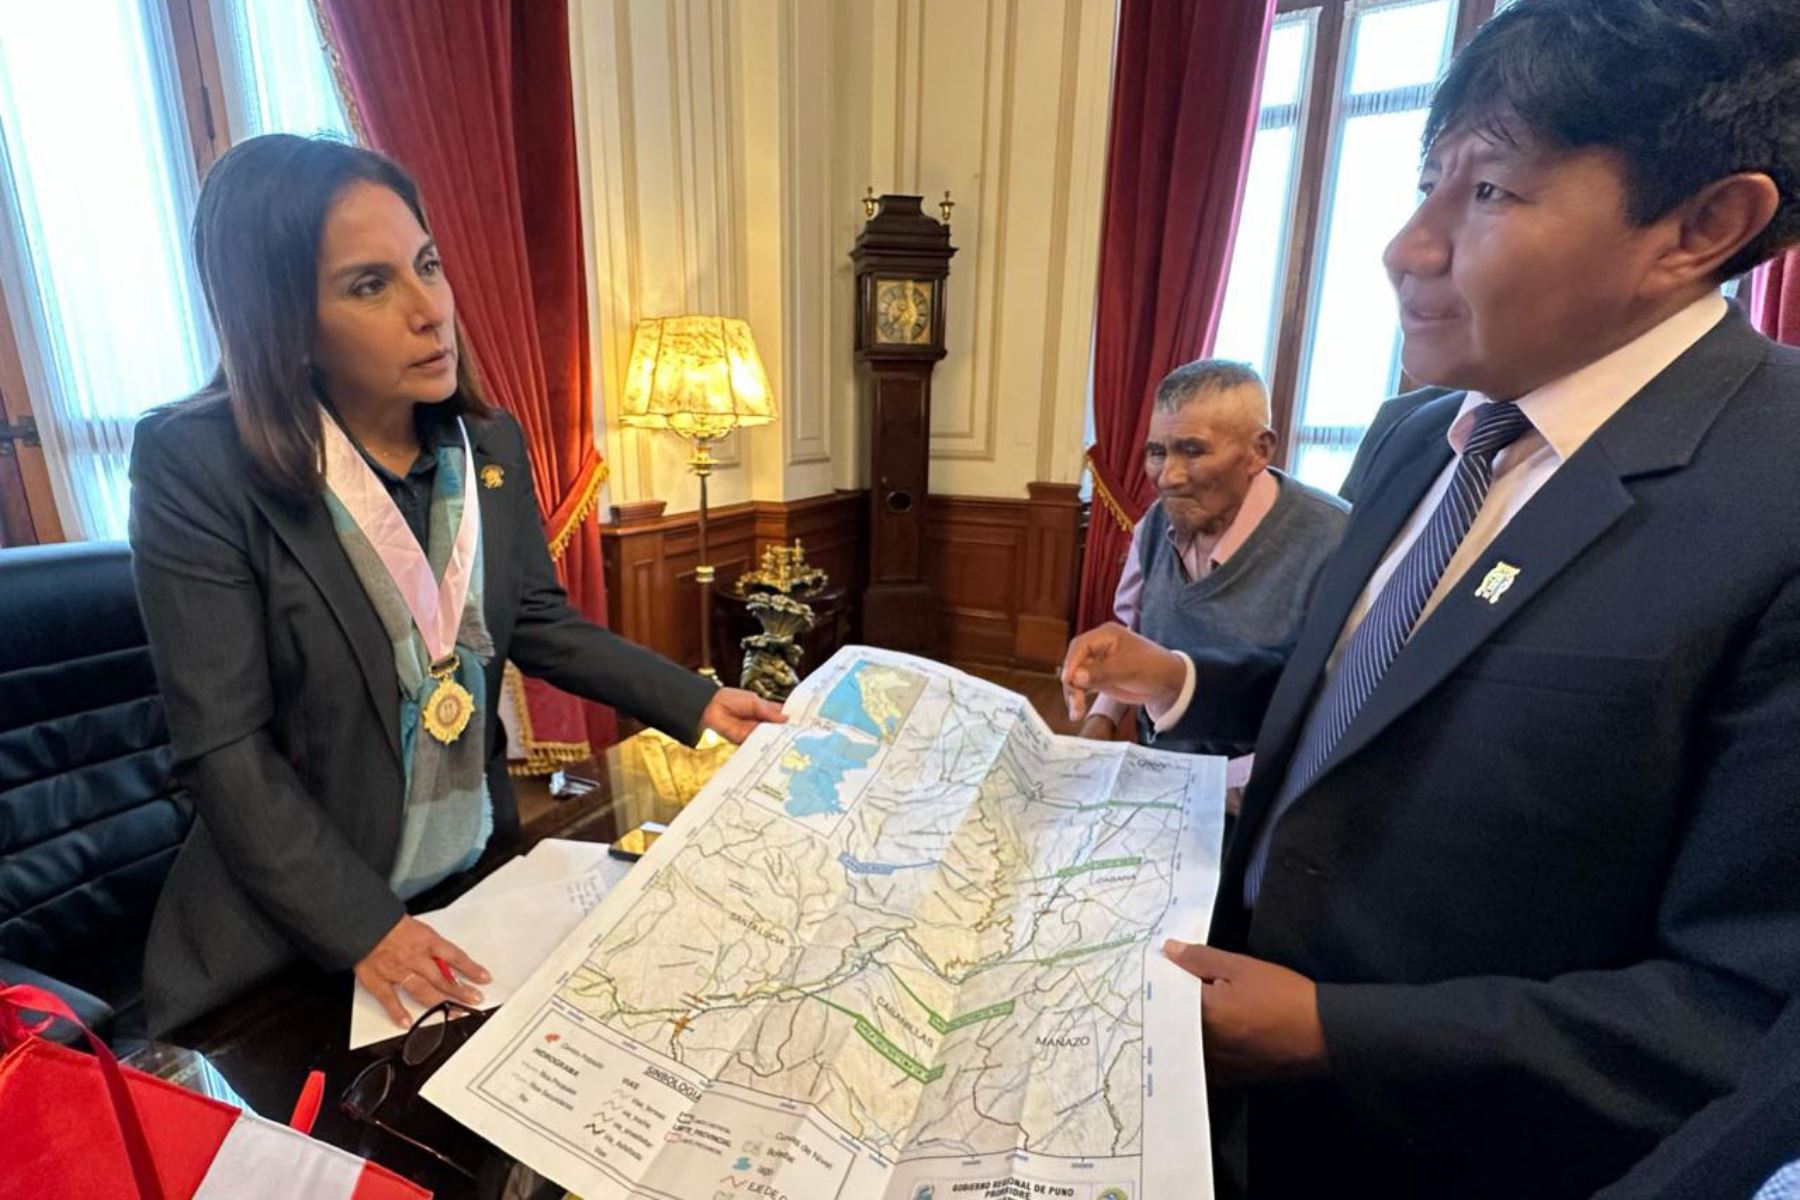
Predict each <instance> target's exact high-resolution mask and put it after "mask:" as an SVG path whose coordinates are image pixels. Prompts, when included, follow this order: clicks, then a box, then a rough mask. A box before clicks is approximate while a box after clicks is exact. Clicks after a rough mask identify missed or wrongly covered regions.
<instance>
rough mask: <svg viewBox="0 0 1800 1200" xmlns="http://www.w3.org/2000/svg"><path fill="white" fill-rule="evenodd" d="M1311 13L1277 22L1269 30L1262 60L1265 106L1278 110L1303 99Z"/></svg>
mask: <svg viewBox="0 0 1800 1200" xmlns="http://www.w3.org/2000/svg"><path fill="white" fill-rule="evenodd" d="M1311 30H1312V21H1311V19H1310V14H1307V15H1305V16H1303V17H1302V18H1301V19H1299V20H1296V19H1294V18H1292V17H1289V18H1287V19H1285V20H1281V21H1277V22H1276V23H1275V28H1273V29H1271V30H1270V31H1269V53H1268V56H1267V57H1266V58H1264V59H1263V82H1262V107H1264V108H1276V107H1278V106H1280V105H1283V104H1293V103H1295V102H1296V101H1298V100H1299V99H1300V76H1301V72H1302V71H1303V70H1304V69H1305V67H1306V43H1307V34H1308V33H1309V32H1311Z"/></svg>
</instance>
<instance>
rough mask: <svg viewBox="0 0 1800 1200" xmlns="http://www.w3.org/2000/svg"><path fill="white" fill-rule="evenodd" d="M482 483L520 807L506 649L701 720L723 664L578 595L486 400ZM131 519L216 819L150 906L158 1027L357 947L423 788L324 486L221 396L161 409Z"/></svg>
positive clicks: (502, 806)
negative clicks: (409, 783)
mask: <svg viewBox="0 0 1800 1200" xmlns="http://www.w3.org/2000/svg"><path fill="white" fill-rule="evenodd" d="M468 425H469V437H470V440H471V443H472V445H473V448H474V452H475V460H476V464H477V472H478V471H479V469H480V468H481V467H485V466H487V465H489V464H493V465H495V466H498V467H499V468H500V469H501V471H502V472H503V481H502V484H501V486H500V487H498V488H493V489H488V488H483V489H482V490H481V493H480V495H481V516H482V548H483V554H484V558H485V564H486V577H485V584H486V604H485V608H486V614H487V623H488V629H489V631H490V632H491V633H492V635H493V639H494V645H495V648H496V651H497V653H496V655H495V657H494V659H493V661H492V662H490V663H489V664H488V671H487V682H488V689H487V726H486V729H485V730H483V731H481V736H484V737H485V738H486V739H487V745H488V747H489V754H490V759H489V766H488V786H489V790H490V792H491V794H492V796H493V802H494V810H495V812H494V816H495V835H496V837H500V838H503V837H505V836H507V835H508V834H509V833H511V832H516V830H517V827H518V814H517V809H516V806H515V805H514V803H513V799H512V790H511V787H510V785H509V783H508V781H507V775H506V762H505V751H504V744H505V743H504V734H503V733H502V732H501V729H500V721H499V711H500V681H501V668H502V665H503V663H504V662H505V660H507V659H511V660H512V661H513V662H515V663H516V664H518V666H519V668H520V669H521V670H522V671H524V672H525V673H527V674H529V675H534V676H539V677H542V678H544V679H547V680H549V681H550V682H551V683H553V684H555V685H556V686H558V687H560V688H563V689H565V690H567V691H570V692H573V693H576V694H578V695H583V696H587V697H589V698H591V699H595V700H599V701H602V702H605V703H608V704H614V705H617V706H618V707H619V708H621V709H623V710H625V711H626V712H629V713H631V714H633V715H634V716H637V717H640V718H641V719H643V720H644V721H646V722H647V723H648V724H651V725H653V726H656V727H657V728H660V729H662V730H664V731H665V732H667V733H669V734H671V735H672V736H675V737H678V738H682V739H691V738H692V737H694V736H695V735H696V734H697V733H698V732H699V721H700V714H701V711H702V710H703V709H704V708H705V706H706V704H707V701H708V699H709V698H710V697H711V695H712V693H713V688H712V685H711V684H709V683H708V682H707V681H705V680H704V679H702V678H700V677H699V676H698V675H695V674H692V673H691V672H688V671H686V670H683V669H682V668H680V667H678V666H676V665H675V664H673V663H671V662H669V661H668V660H666V659H664V658H662V657H660V656H658V655H656V654H653V653H651V652H650V651H648V650H645V649H643V648H641V647H638V646H635V645H633V644H631V643H630V642H627V641H625V640H624V639H622V638H619V637H617V636H615V635H614V634H611V633H609V632H607V631H606V630H604V629H601V628H599V627H597V626H594V625H591V624H589V623H587V622H586V621H584V620H582V619H581V618H580V617H579V616H577V615H576V613H575V612H574V610H573V609H571V608H570V606H569V604H568V600H567V597H566V596H565V594H564V592H563V589H562V587H561V586H560V584H559V583H558V582H557V579H556V573H555V569H554V567H553V566H552V565H551V561H550V555H549V552H548V551H547V549H546V547H545V542H544V534H543V529H542V526H541V525H540V523H539V518H538V509H537V500H536V497H535V496H534V494H533V491H532V483H531V469H530V465H529V463H528V462H527V460H526V455H525V445H524V441H523V438H522V436H521V434H520V431H519V427H518V425H517V424H516V423H515V422H514V421H513V419H512V418H511V417H509V416H504V415H502V416H498V417H496V418H494V419H493V420H489V421H481V420H474V419H471V420H470V421H469V422H468ZM131 479H132V498H131V499H132V518H131V543H132V552H133V558H134V563H135V569H136V573H137V585H138V593H139V599H140V602H141V604H142V605H143V610H144V623H145V625H146V626H147V627H148V629H149V633H150V650H151V655H152V657H153V659H154V661H155V664H156V673H157V679H158V682H159V684H160V686H161V689H162V694H163V699H164V703H165V705H166V707H167V710H168V720H169V734H170V739H171V741H172V743H173V745H174V749H175V759H176V766H175V769H176V774H177V777H178V779H179V781H180V782H181V784H182V785H183V786H184V787H185V788H186V790H187V791H188V792H189V794H190V795H191V796H192V798H193V801H194V804H195V809H196V813H197V819H196V820H195V822H194V828H193V832H192V833H191V834H190V835H189V837H188V840H187V843H186V844H185V845H184V846H183V847H182V850H181V853H180V856H179V857H178V858H177V860H176V862H175V866H174V868H173V870H172V871H171V873H170V875H169V880H168V883H167V885H166V886H165V888H164V890H163V894H162V898H161V901H160V902H159V903H158V905H157V910H156V916H155V919H154V921H153V922H152V925H151V930H150V938H149V945H148V949H147V952H146V960H145V961H146V966H145V980H144V991H145V1003H146V1007H147V1010H148V1015H149V1021H150V1027H151V1030H152V1032H160V1031H164V1030H168V1029H171V1028H173V1027H174V1026H176V1025H179V1024H181V1023H182V1022H184V1021H187V1020H190V1019H192V1018H194V1017H197V1016H199V1015H201V1014H202V1013H204V1012H206V1011H208V1010H209V1009H212V1008H214V1007H217V1006H218V1005H220V1004H223V1003H225V1002H226V1001H228V1000H231V999H232V998H234V997H236V996H239V995H241V994H243V993H244V992H245V991H247V990H249V989H250V988H253V987H254V986H256V985H257V984H258V983H259V982H261V981H263V980H265V979H267V978H268V977H269V976H270V975H272V974H274V973H275V972H277V971H278V970H280V969H281V968H282V967H284V966H285V965H287V964H289V963H291V962H292V961H294V960H295V959H297V958H305V959H307V960H310V961H311V962H313V963H315V964H317V965H319V966H321V967H324V968H326V969H331V970H341V969H344V968H347V967H349V966H351V965H353V964H354V963H356V962H357V961H358V960H359V959H360V958H362V957H363V955H364V954H366V953H367V952H368V951H369V950H370V948H372V947H373V946H374V944H375V943H376V942H377V941H379V940H380V938H381V937H382V935H383V934H385V933H386V932H387V931H388V929H389V928H391V927H392V926H393V924H394V923H395V922H396V921H397V920H399V919H400V916H401V914H402V913H403V911H404V908H403V906H402V904H401V902H400V900H399V899H398V898H396V897H395V895H394V893H393V891H392V890H391V889H390V888H389V886H388V874H389V871H390V870H391V869H392V866H393V861H394V854H395V852H396V848H397V845H398V840H399V834H400V817H401V810H402V807H403V803H404V797H403V792H402V789H403V775H402V769H401V764H400V741H399V723H398V716H399V711H398V700H399V684H398V681H397V680H396V678H395V674H394V660H393V650H392V647H391V645H390V643H389V642H388V638H387V634H386V632H385V631H384V630H383V628H382V625H381V621H380V618H379V617H378V616H377V615H376V612H375V608H374V606H373V605H372V604H371V603H370V602H369V599H368V597H367V595H366V594H365V593H364V592H363V589H362V585H361V583H360V582H358V580H357V577H356V574H355V571H354V570H353V569H352V568H351V565H350V560H349V559H348V558H347V557H346V556H345V554H344V552H343V549H342V547H341V546H340V545H339V544H338V540H337V535H336V534H335V533H334V532H333V529H332V525H331V518H330V516H329V514H328V513H327V511H326V508H325V504H324V501H323V500H320V499H315V500H312V501H310V502H308V503H305V504H295V503H293V502H290V501H285V500H283V499H282V498H280V497H279V496H277V495H275V494H274V493H272V492H271V491H269V490H268V489H266V488H265V487H264V486H263V485H262V484H261V483H260V481H259V480H258V478H257V476H256V474H255V472H254V470H253V468H252V465H251V462H250V460H249V458H248V456H247V455H246V454H245V452H244V450H243V448H242V446H241V444H240V442H239V440H238V436H237V432H236V429H235V427H234V425H233V423H232V420H231V416H230V413H229V411H228V410H227V408H226V407H225V406H224V404H223V403H219V402H212V403H202V404H200V405H198V406H195V407H188V408H178V409H168V410H163V411H160V412H158V413H154V414H152V415H151V416H149V417H146V418H145V419H144V420H143V422H141V423H140V424H139V426H138V429H137V437H136V444H135V446H134V447H133V450H132V462H131Z"/></svg>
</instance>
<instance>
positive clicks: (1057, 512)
mask: <svg viewBox="0 0 1800 1200" xmlns="http://www.w3.org/2000/svg"><path fill="white" fill-rule="evenodd" d="M1026 486H1027V490H1028V491H1029V493H1030V496H1031V499H1030V502H1029V504H1028V505H1027V507H1026V526H1025V537H1026V542H1025V561H1024V564H1023V570H1024V585H1025V586H1024V589H1023V595H1022V596H1021V597H1020V603H1019V626H1018V631H1017V635H1016V637H1015V639H1014V642H1013V657H1014V659H1016V660H1017V662H1018V664H1019V665H1020V666H1023V667H1040V668H1054V667H1056V666H1058V665H1059V664H1061V662H1062V658H1063V652H1064V651H1065V650H1066V649H1067V648H1068V644H1069V635H1070V633H1071V632H1072V631H1073V629H1074V621H1073V617H1074V612H1075V599H1076V589H1077V587H1078V585H1079V583H1080V578H1081V536H1082V524H1081V488H1080V485H1078V484H1073V483H1032V484H1028V485H1026Z"/></svg>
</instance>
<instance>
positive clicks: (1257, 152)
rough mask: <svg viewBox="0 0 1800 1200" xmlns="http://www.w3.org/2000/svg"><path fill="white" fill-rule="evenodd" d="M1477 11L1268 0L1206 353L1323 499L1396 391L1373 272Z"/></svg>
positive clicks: (1413, 4) (1385, 313)
mask: <svg viewBox="0 0 1800 1200" xmlns="http://www.w3.org/2000/svg"><path fill="white" fill-rule="evenodd" d="M1492 9H1493V3H1492V0H1281V2H1280V4H1279V6H1278V15H1277V17H1276V20H1275V24H1274V27H1273V29H1272V30H1271V32H1270V37H1269V46H1268V51H1267V53H1266V56H1265V60H1264V69H1263V92H1262V98H1261V110H1260V113H1259V118H1258V122H1257V131H1256V138H1255V142H1254V143H1253V145H1252V149H1251V156H1250V169H1249V176H1248V180H1247V182H1246V185H1245V193H1244V205H1243V212H1242V216H1241V217H1240V220H1239V224H1238V230H1237V240H1236V243H1235V245H1234V247H1233V251H1232V261H1231V266H1230V273H1229V275H1228V278H1227V282H1226V292H1225V309H1224V311H1223V313H1222V314H1221V317H1220V326H1219V335H1218V338H1217V340H1216V342H1215V344H1214V353H1215V354H1218V355H1220V356H1223V357H1229V358H1237V359H1241V360H1243V361H1246V362H1249V363H1251V364H1252V365H1254V366H1256V367H1257V368H1258V369H1259V370H1260V371H1262V373H1263V375H1264V377H1265V378H1266V379H1267V380H1268V381H1269V384H1270V394H1271V400H1272V402H1273V407H1274V410H1275V416H1276V424H1277V427H1278V429H1279V430H1280V431H1281V432H1282V434H1283V444H1284V446H1285V448H1286V452H1287V462H1288V466H1289V468H1290V469H1291V470H1292V471H1293V472H1294V473H1295V474H1296V475H1297V476H1299V477H1300V478H1301V479H1303V480H1305V481H1306V482H1308V483H1311V484H1314V485H1316V486H1319V487H1324V488H1326V489H1335V488H1336V487H1337V486H1338V484H1339V483H1341V482H1342V480H1343V476H1344V473H1345V472H1346V471H1347V470H1348V469H1349V466H1350V462H1351V460H1352V459H1353V458H1354V457H1355V453H1356V447H1357V445H1358V444H1359V443H1360V442H1361V440H1362V435H1363V433H1364V431H1365V430H1366V429H1367V428H1368V423H1369V421H1370V419H1371V418H1372V417H1373V416H1374V413H1375V410H1376V408H1377V407H1379V406H1380V404H1381V402H1382V401H1383V400H1384V399H1386V398H1387V397H1389V396H1391V395H1393V394H1394V393H1395V392H1396V391H1398V390H1399V389H1400V388H1401V386H1402V385H1403V384H1404V382H1405V381H1404V380H1403V378H1402V375H1401V370H1400V360H1399V347H1400V327H1399V319H1398V314H1397V312H1396V307H1395V303H1394V297H1393V292H1392V289H1391V287H1390V286H1389V284H1388V280H1387V275H1386V272H1385V270H1384V268H1383V266H1382V262H1381V254H1382V250H1383V248H1384V247H1385V246H1386V244H1387V242H1388V241H1389V240H1390V239H1391V238H1392V237H1393V235H1394V234H1395V233H1396V232H1397V231H1398V230H1399V228H1400V226H1401V225H1402V224H1403V223H1404V222H1405V220H1406V217H1407V215H1408V214H1409V213H1410V212H1411V211H1412V208H1413V206H1414V205H1415V204H1416V203H1417V182H1418V169H1419V159H1420V146H1419V139H1420V136H1421V134H1422V133H1423V130H1424V125H1425V115H1426V110H1427V108H1428V107H1429V105H1430V102H1431V93H1432V89H1433V88H1434V87H1435V86H1436V83H1437V80H1438V78H1439V76H1440V75H1441V74H1442V73H1443V70H1444V68H1445V67H1446V66H1448V64H1449V58H1450V54H1451V51H1452V48H1453V46H1454V45H1456V44H1457V43H1458V42H1459V41H1461V40H1462V39H1464V38H1466V37H1467V36H1468V35H1469V34H1471V33H1472V32H1473V31H1474V28H1475V26H1476V25H1477V24H1478V23H1479V22H1480V21H1481V20H1483V19H1485V18H1486V17H1487V16H1488V15H1490V14H1491V12H1492Z"/></svg>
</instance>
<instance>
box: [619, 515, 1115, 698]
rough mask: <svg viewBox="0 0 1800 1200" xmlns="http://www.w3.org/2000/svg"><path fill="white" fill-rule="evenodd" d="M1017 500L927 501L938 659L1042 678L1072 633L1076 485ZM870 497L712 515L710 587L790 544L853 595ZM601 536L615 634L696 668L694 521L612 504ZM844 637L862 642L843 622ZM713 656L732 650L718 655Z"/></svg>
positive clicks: (1078, 532) (1080, 519)
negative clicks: (797, 542)
mask: <svg viewBox="0 0 1800 1200" xmlns="http://www.w3.org/2000/svg"><path fill="white" fill-rule="evenodd" d="M1028 493H1029V494H1028V496H1027V497H1026V498H1024V499H1010V498H1008V499H995V498H988V497H974V496H938V495H934V496H932V497H931V503H930V506H929V508H928V510H927V514H928V515H927V522H926V529H925V543H926V544H925V561H926V573H927V578H929V579H930V581H931V585H932V589H933V592H934V613H933V625H934V635H935V643H934V650H933V653H934V654H935V655H936V657H938V658H940V659H942V660H944V661H945V662H951V663H965V664H973V665H988V666H997V667H1006V668H1023V669H1026V670H1037V671H1048V670H1052V669H1054V668H1055V666H1056V665H1057V664H1058V663H1059V662H1061V661H1062V655H1063V651H1064V649H1065V648H1066V646H1067V643H1068V638H1069V631H1070V629H1071V628H1072V627H1073V621H1074V610H1075V591H1076V581H1077V579H1078V577H1079V570H1080V553H1081V537H1082V528H1083V525H1084V522H1085V521H1086V519H1087V507H1086V505H1085V504H1084V503H1083V502H1082V500H1081V498H1080V494H1079V492H1078V491H1077V488H1076V486H1075V485H1074V484H1062V483H1033V484H1031V485H1029V488H1028ZM868 508H869V504H868V493H867V492H866V491H863V490H860V489H858V490H850V489H844V490H840V491H836V492H833V493H831V494H829V495H824V496H813V497H808V498H807V499H804V500H794V501H788V502H785V503H784V502H781V501H755V502H747V503H741V504H731V505H724V506H722V507H720V508H717V509H713V510H712V511H711V513H710V514H709V524H710V527H709V534H710V541H711V547H712V558H713V563H714V565H715V566H716V567H717V568H718V578H719V582H720V584H721V585H727V586H728V585H730V584H732V583H734V582H736V580H737V577H738V575H740V574H741V573H742V572H744V571H745V570H748V569H749V568H751V567H752V566H754V565H755V564H756V563H757V562H759V561H760V560H761V557H762V552H763V550H764V548H765V547H768V546H771V545H775V544H778V543H783V542H790V541H792V540H793V539H794V538H796V537H797V538H800V539H801V540H802V541H803V542H805V544H806V557H807V559H808V561H810V562H812V563H813V564H814V565H816V566H818V567H821V568H822V569H824V570H825V571H826V572H827V573H828V574H829V575H830V576H831V578H832V580H833V581H834V582H837V583H842V584H845V585H846V586H847V587H848V588H849V589H850V593H851V594H852V595H855V594H857V592H858V591H859V590H860V589H861V587H862V585H863V583H864V582H865V580H864V579H863V577H862V575H863V571H864V569H865V564H866V563H867V554H866V547H867V545H868V541H867V538H868V529H867V524H866V522H867V519H868ZM612 517H613V520H612V521H611V522H609V523H607V524H605V525H603V526H601V533H600V543H601V549H602V554H603V557H604V559H605V564H606V586H607V604H608V609H609V611H610V613H611V618H612V627H613V628H614V629H615V630H617V631H618V632H619V633H621V634H623V635H624V636H626V637H629V638H632V639H633V640H635V641H638V642H641V643H643V644H644V645H646V646H649V647H651V648H652V649H655V650H658V651H660V652H661V653H663V654H666V655H668V656H669V657H671V658H673V659H675V660H676V661H678V662H683V663H687V664H688V665H690V666H693V665H697V664H698V662H699V658H700V629H699V624H698V620H699V598H698V595H697V593H696V591H695V584H694V567H695V566H696V565H697V560H698V553H699V531H698V527H697V523H696V520H695V514H693V513H691V512H690V513H680V514H676V515H674V516H664V515H663V513H662V510H661V505H660V502H654V501H653V502H648V503H640V504H633V505H620V506H615V507H614V508H613V510H612ZM851 619H852V636H853V637H858V638H860V636H861V634H860V630H858V629H857V627H856V624H855V622H856V619H857V615H856V614H855V613H854V612H853V613H852V618H851ZM717 653H718V654H720V655H725V654H728V653H732V651H731V649H730V648H728V647H719V648H718V649H717Z"/></svg>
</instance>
